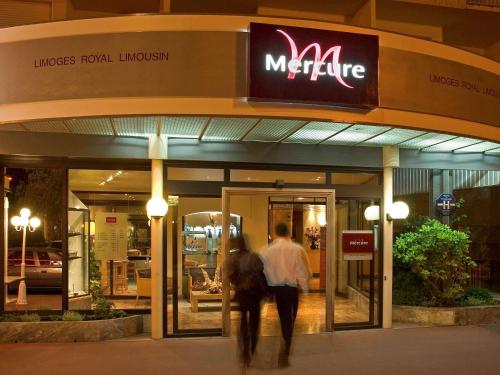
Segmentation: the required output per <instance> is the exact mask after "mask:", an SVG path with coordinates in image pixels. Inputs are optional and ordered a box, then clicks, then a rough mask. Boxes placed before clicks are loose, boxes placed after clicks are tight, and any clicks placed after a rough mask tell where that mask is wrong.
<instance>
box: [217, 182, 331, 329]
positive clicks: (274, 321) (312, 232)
mask: <svg viewBox="0 0 500 375" xmlns="http://www.w3.org/2000/svg"><path fill="white" fill-rule="evenodd" d="M222 207H223V208H222V212H223V213H224V216H223V225H222V226H223V228H226V230H224V231H223V232H222V244H223V245H222V246H223V249H224V250H225V251H224V256H225V257H227V256H230V252H231V250H234V249H230V246H229V244H230V242H231V241H230V236H231V231H230V228H229V226H228V225H229V223H230V217H229V215H228V214H227V213H228V212H231V213H233V212H234V213H237V214H239V215H241V217H242V218H243V220H244V223H245V225H244V226H243V227H242V231H241V233H242V234H243V235H245V236H246V238H247V241H248V245H249V247H250V248H251V250H253V251H255V252H257V253H259V252H261V251H262V250H263V249H265V248H266V247H267V246H268V245H269V243H270V242H271V241H272V238H273V232H274V227H275V225H276V224H278V223H285V224H287V225H288V226H289V229H290V233H291V234H292V237H293V240H294V241H295V242H297V243H299V244H300V245H301V246H303V247H304V250H305V251H306V253H307V259H308V260H309V264H310V268H311V275H312V278H311V280H310V283H309V293H307V294H303V295H301V297H300V302H299V311H298V315H297V320H296V328H295V332H296V333H299V334H300V333H319V332H324V331H331V330H332V328H333V316H334V315H333V307H334V305H333V299H334V290H335V285H334V281H335V279H334V278H333V277H331V275H333V273H334V264H335V259H334V256H335V252H334V249H335V241H334V238H335V232H334V230H335V220H334V209H335V192H334V191H333V190H326V189H315V190H300V189H261V188H257V189H251V188H248V189H247V188H224V189H223V195H222ZM222 285H223V324H222V328H223V329H222V332H223V334H224V335H230V334H231V332H236V331H235V327H236V324H237V321H238V314H237V313H236V312H235V311H232V310H231V295H232V294H231V290H230V286H229V284H228V283H225V280H223V284H222ZM261 315H262V317H261V334H262V335H269V336H278V335H280V323H279V318H278V314H277V310H276V306H275V303H274V302H270V301H266V302H265V303H264V304H263V306H262V310H261Z"/></svg>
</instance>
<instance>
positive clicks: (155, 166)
mask: <svg viewBox="0 0 500 375" xmlns="http://www.w3.org/2000/svg"><path fill="white" fill-rule="evenodd" d="M167 142H168V139H167V138H165V137H160V136H153V137H151V138H150V140H149V157H150V159H151V197H163V159H166V158H167ZM163 284H164V283H163V219H151V337H152V338H153V339H161V338H163V317H164V314H165V313H166V312H165V311H163Z"/></svg>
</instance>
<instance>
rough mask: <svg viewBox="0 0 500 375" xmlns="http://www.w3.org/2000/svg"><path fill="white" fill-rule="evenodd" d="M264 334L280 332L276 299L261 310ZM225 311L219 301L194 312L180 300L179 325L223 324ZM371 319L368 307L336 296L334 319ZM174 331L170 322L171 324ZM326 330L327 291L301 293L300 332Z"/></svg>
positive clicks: (234, 315) (235, 314)
mask: <svg viewBox="0 0 500 375" xmlns="http://www.w3.org/2000/svg"><path fill="white" fill-rule="evenodd" d="M234 307H235V309H234V310H233V311H231V320H232V327H233V328H232V329H233V332H236V331H235V329H236V327H237V325H238V321H239V313H238V311H236V306H234ZM169 310H170V311H169V316H168V321H169V322H172V315H171V309H169ZM261 317H262V318H261V334H262V335H264V336H275V335H279V333H280V326H279V318H278V312H277V309H276V305H275V303H274V302H265V303H264V304H263V306H262V310H261ZM221 321H222V315H221V311H220V303H214V302H202V303H200V304H199V311H198V312H196V313H193V312H191V310H190V305H189V303H188V302H186V301H179V327H178V328H179V329H202V328H221ZM366 321H368V311H358V310H357V309H356V306H355V305H354V304H353V303H352V301H351V300H349V299H346V298H343V297H336V299H335V313H334V322H335V323H352V322H366ZM169 329H170V331H171V326H170V327H169ZM324 331H325V295H324V294H322V293H311V294H307V295H301V297H300V302H299V311H298V314H297V320H296V323H295V332H296V333H297V334H310V333H320V332H324Z"/></svg>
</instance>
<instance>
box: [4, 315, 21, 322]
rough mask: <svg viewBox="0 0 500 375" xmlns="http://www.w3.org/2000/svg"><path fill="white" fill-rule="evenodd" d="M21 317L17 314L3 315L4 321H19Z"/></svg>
mask: <svg viewBox="0 0 500 375" xmlns="http://www.w3.org/2000/svg"><path fill="white" fill-rule="evenodd" d="M18 321H19V317H18V316H17V315H15V314H5V315H4V316H3V317H2V322H18Z"/></svg>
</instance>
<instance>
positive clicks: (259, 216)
mask: <svg viewBox="0 0 500 375" xmlns="http://www.w3.org/2000/svg"><path fill="white" fill-rule="evenodd" d="M230 208H231V213H232V214H236V215H240V216H241V217H242V218H243V233H244V234H246V235H247V238H248V242H249V244H248V245H249V246H250V249H251V250H253V251H256V252H260V251H262V250H263V249H265V248H266V247H267V244H268V241H267V234H268V233H267V222H268V196H267V195H260V194H259V195H252V196H248V195H239V196H238V195H237V196H232V197H231V200H230Z"/></svg>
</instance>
